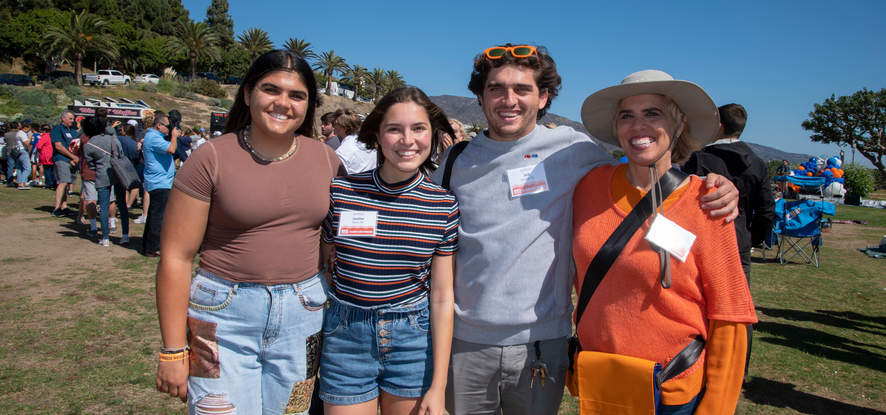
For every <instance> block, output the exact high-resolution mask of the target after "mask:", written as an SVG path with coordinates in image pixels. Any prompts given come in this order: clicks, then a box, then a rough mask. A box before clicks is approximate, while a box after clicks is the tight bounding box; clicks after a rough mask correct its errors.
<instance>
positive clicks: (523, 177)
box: [508, 163, 549, 197]
mask: <svg viewBox="0 0 886 415" xmlns="http://www.w3.org/2000/svg"><path fill="white" fill-rule="evenodd" d="M508 187H509V188H510V189H511V197H520V196H525V195H531V194H536V193H541V192H546V191H548V189H549V187H548V178H547V176H546V175H545V167H544V163H538V164H535V165H532V166H526V167H519V168H516V169H510V170H508Z"/></svg>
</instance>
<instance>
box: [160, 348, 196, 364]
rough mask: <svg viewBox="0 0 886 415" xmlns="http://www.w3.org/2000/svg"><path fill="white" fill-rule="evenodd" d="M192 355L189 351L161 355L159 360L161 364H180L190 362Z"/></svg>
mask: <svg viewBox="0 0 886 415" xmlns="http://www.w3.org/2000/svg"><path fill="white" fill-rule="evenodd" d="M189 356H190V353H189V352H188V351H187V350H183V351H180V352H178V353H160V354H159V355H158V359H159V360H160V361H161V362H178V361H182V360H188V357H189Z"/></svg>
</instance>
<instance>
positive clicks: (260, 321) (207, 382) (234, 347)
mask: <svg viewBox="0 0 886 415" xmlns="http://www.w3.org/2000/svg"><path fill="white" fill-rule="evenodd" d="M325 303H326V281H325V279H324V278H323V275H322V274H316V275H314V276H312V277H310V278H308V279H306V280H304V281H300V282H297V283H294V284H278V285H264V284H253V283H235V282H232V281H229V280H227V279H225V278H221V277H219V276H216V275H213V274H212V273H210V272H208V271H206V270H203V269H200V270H198V271H197V274H196V275H195V276H194V278H193V279H192V281H191V294H190V299H189V307H188V343H189V345H190V346H191V354H192V356H191V359H190V361H189V363H190V373H189V375H190V376H189V378H188V406H189V410H190V414H191V415H195V414H202V413H207V412H212V413H228V412H224V411H222V410H223V409H224V410H229V411H236V412H237V413H239V414H265V415H268V414H283V413H286V414H296V413H307V411H308V409H309V408H310V403H311V393H312V392H313V389H314V385H315V382H316V375H317V372H318V370H319V360H320V358H319V354H320V342H321V339H320V334H321V330H322V326H323V309H324V305H325ZM213 411H215V412H213ZM231 413H233V412H231Z"/></svg>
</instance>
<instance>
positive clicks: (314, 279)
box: [195, 268, 325, 291]
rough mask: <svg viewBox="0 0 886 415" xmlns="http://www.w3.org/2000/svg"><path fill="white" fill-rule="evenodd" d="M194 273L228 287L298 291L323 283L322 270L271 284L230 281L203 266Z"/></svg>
mask: <svg viewBox="0 0 886 415" xmlns="http://www.w3.org/2000/svg"><path fill="white" fill-rule="evenodd" d="M195 274H197V275H200V276H202V277H204V278H209V279H211V280H213V281H215V282H217V283H219V284H223V285H227V286H228V287H232V288H233V289H237V288H262V289H268V290H273V289H274V288H278V287H292V289H293V290H296V291H298V290H299V289H301V290H304V289H307V288H308V287H313V286H314V285H317V284H323V283H324V281H325V279H324V276H323V272H322V271H320V272H318V273H316V274H314V275H312V276H310V277H308V278H307V279H304V280H302V281H299V282H295V283H285V284H273V285H268V284H258V283H254V282H237V281H231V280H229V279H227V278H225V277H220V276H218V275H215V274H213V273H211V272H209V271H207V270H205V269H203V268H197V271H196V272H195Z"/></svg>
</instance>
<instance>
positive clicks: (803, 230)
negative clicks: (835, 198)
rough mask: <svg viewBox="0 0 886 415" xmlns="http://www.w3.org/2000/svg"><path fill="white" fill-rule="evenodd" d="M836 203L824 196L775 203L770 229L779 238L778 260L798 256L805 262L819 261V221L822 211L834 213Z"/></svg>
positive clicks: (786, 260)
mask: <svg viewBox="0 0 886 415" xmlns="http://www.w3.org/2000/svg"><path fill="white" fill-rule="evenodd" d="M836 210H837V208H836V206H834V204H833V203H831V202H826V201H824V200H797V201H791V202H785V201H784V199H779V200H778V201H776V203H775V215H776V221H775V224H774V225H773V233H774V234H775V236H776V237H777V239H778V254H777V256H778V262H779V263H781V264H786V263H788V262H789V261H791V260H792V259H794V258H799V259H801V260H802V261H803V263H806V264H815V267H816V268H818V267H819V266H820V264H821V245H822V239H821V225H822V218H823V215H831V216H833V215H834V214H836Z"/></svg>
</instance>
